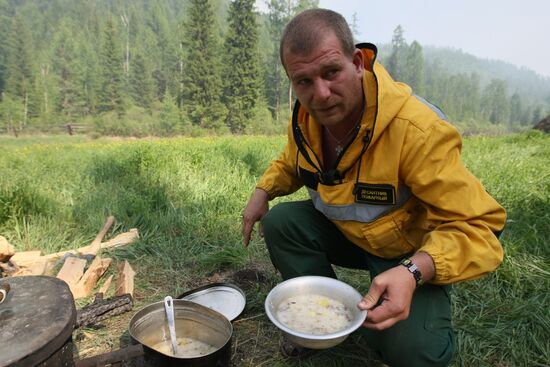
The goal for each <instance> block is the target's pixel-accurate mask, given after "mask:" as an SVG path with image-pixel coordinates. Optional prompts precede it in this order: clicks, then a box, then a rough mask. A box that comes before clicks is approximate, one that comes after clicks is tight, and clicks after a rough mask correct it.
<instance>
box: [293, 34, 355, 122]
mask: <svg viewBox="0 0 550 367" xmlns="http://www.w3.org/2000/svg"><path fill="white" fill-rule="evenodd" d="M283 57H284V60H285V69H286V72H287V75H288V77H289V79H290V81H291V83H292V87H293V89H294V92H295V93H296V96H297V97H298V100H299V101H300V104H301V105H302V107H303V108H304V109H305V110H306V111H307V112H308V113H309V114H310V115H312V116H313V117H314V118H315V120H316V121H317V122H319V123H320V124H322V125H323V126H327V127H335V126H337V125H339V124H341V123H343V124H344V125H345V126H347V125H346V122H348V124H349V123H350V122H349V121H348V120H349V119H352V118H353V119H355V121H353V123H355V122H357V121H356V119H358V118H359V116H360V114H361V110H362V105H363V92H362V77H363V57H362V54H361V51H360V50H355V52H354V54H353V56H352V58H351V59H350V58H349V57H347V56H346V55H345V54H344V52H343V51H342V47H341V45H340V42H339V40H338V38H336V36H335V35H334V33H332V32H331V33H329V34H328V35H327V36H326V37H325V38H324V41H323V42H322V43H321V44H320V45H319V46H318V47H316V48H315V49H314V50H313V51H312V52H311V53H310V54H308V55H300V54H292V53H290V52H289V51H288V50H286V51H285V53H284V56H283Z"/></svg>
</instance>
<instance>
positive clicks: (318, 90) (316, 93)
mask: <svg viewBox="0 0 550 367" xmlns="http://www.w3.org/2000/svg"><path fill="white" fill-rule="evenodd" d="M330 94H331V91H330V83H329V82H328V81H326V80H323V79H318V80H316V81H315V83H314V88H313V98H314V99H315V101H318V102H323V101H325V100H327V99H328V98H329V97H330Z"/></svg>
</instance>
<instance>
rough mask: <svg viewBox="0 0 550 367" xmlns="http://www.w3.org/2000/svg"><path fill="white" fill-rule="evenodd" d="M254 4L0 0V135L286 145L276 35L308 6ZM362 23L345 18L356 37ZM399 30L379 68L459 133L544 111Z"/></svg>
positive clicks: (518, 121)
mask: <svg viewBox="0 0 550 367" xmlns="http://www.w3.org/2000/svg"><path fill="white" fill-rule="evenodd" d="M264 2H265V4H266V5H267V11H266V12H259V11H258V10H256V8H255V1H254V0H234V1H229V0H185V1H176V0H135V1H130V0H99V1H86V0H35V1H26V0H0V129H1V130H0V132H4V133H10V134H11V133H13V134H15V135H17V134H18V133H25V132H56V131H58V129H62V128H64V127H66V126H68V125H71V126H73V127H74V128H75V129H77V128H87V129H89V131H91V132H93V134H96V135H98V136H100V135H121V136H149V135H156V136H173V135H182V134H183V135H190V136H197V135H205V134H224V133H237V134H243V133H244V134H274V133H284V132H285V131H286V122H287V119H288V115H289V106H290V105H291V104H292V101H293V95H292V90H291V89H290V87H289V83H288V81H287V78H286V75H285V73H284V69H283V68H282V66H281V65H280V61H279V52H278V43H279V40H280V35H281V32H282V29H283V28H284V26H285V24H286V23H287V21H288V20H289V19H290V18H291V17H292V16H293V15H295V14H296V13H298V12H300V11H301V10H303V9H306V8H310V7H316V6H318V5H319V4H318V3H319V2H318V1H317V0H265V1H264ZM361 21H366V20H361V19H358V18H357V17H356V15H354V17H353V19H348V22H349V23H350V26H351V28H352V30H353V31H354V34H355V36H357V34H358V33H357V31H356V30H357V29H358V27H357V26H358V24H359V22H361ZM405 32H406V30H405V29H403V28H402V27H401V26H400V25H396V28H395V31H394V33H393V35H388V39H391V43H388V44H381V45H377V46H378V47H379V57H378V60H379V61H380V62H381V63H382V64H383V65H384V66H385V67H386V68H387V69H388V71H389V72H390V73H391V74H392V76H393V77H394V78H395V79H396V80H399V81H403V82H405V83H407V84H409V85H411V87H412V88H413V91H414V93H415V94H418V95H421V96H423V97H424V98H426V99H428V100H429V101H430V102H431V103H433V104H435V105H437V106H439V107H440V108H441V109H442V110H443V111H444V112H445V113H446V114H447V115H448V117H449V119H450V120H451V121H452V122H453V123H456V124H457V125H458V126H459V127H460V126H462V127H464V128H465V129H468V128H469V129H474V130H475V129H479V128H481V127H489V128H496V129H499V130H508V131H510V130H511V131H513V130H521V129H524V128H527V127H530V126H532V125H533V124H535V123H537V122H538V121H539V120H541V119H542V118H544V117H545V116H546V115H547V114H548V113H550V79H549V78H545V77H541V76H539V75H538V74H536V73H535V72H533V71H531V70H528V69H525V68H521V69H520V68H518V67H516V66H514V65H511V64H506V63H504V62H501V61H496V60H482V59H479V58H477V57H475V56H473V55H468V54H465V53H463V52H462V51H460V50H453V49H442V48H435V47H430V46H423V45H421V44H420V43H418V42H417V41H412V42H410V43H409V42H407V40H406V37H405ZM357 41H358V42H363V41H368V40H359V39H357Z"/></svg>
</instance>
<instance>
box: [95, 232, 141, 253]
mask: <svg viewBox="0 0 550 367" xmlns="http://www.w3.org/2000/svg"><path fill="white" fill-rule="evenodd" d="M138 238H139V233H138V230H137V228H132V229H130V231H129V232H124V233H121V234H119V235H117V236H115V237H113V238H112V239H110V240H109V241H107V242H103V243H102V244H101V249H102V250H103V249H112V248H116V247H121V246H124V245H128V244H130V243H132V242H134V241H135V240H137V239H138Z"/></svg>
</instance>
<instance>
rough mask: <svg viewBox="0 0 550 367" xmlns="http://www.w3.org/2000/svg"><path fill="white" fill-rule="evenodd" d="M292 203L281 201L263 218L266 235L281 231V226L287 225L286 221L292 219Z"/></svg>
mask: <svg viewBox="0 0 550 367" xmlns="http://www.w3.org/2000/svg"><path fill="white" fill-rule="evenodd" d="M288 204H290V203H281V204H277V205H275V206H274V207H273V208H271V209H270V210H269V211H268V212H267V214H266V215H265V216H264V217H263V218H262V228H263V231H264V235H268V234H270V233H273V232H279V231H280V230H281V228H284V227H285V226H286V222H287V221H288V220H290V217H291V215H292V210H291V209H290V205H288Z"/></svg>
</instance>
